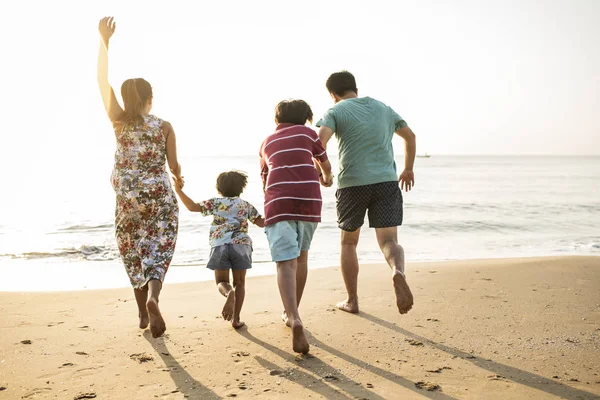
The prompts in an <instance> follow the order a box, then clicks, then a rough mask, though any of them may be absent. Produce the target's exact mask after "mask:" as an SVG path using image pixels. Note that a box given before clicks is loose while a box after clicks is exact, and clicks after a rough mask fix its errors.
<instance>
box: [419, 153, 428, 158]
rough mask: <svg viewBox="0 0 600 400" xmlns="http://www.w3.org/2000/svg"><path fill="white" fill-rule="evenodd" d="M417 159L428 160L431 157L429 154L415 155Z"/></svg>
mask: <svg viewBox="0 0 600 400" xmlns="http://www.w3.org/2000/svg"><path fill="white" fill-rule="evenodd" d="M417 157H419V158H429V157H431V156H430V155H429V154H427V153H425V154H417Z"/></svg>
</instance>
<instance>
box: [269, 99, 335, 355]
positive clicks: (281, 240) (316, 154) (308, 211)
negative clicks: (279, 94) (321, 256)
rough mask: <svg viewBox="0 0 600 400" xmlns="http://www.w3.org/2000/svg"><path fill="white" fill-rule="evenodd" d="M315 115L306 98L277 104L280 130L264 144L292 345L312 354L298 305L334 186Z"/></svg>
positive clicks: (273, 238) (272, 231)
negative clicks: (327, 191) (326, 190)
mask: <svg viewBox="0 0 600 400" xmlns="http://www.w3.org/2000/svg"><path fill="white" fill-rule="evenodd" d="M312 117H313V113H312V110H311V109H310V106H309V105H308V104H307V103H306V102H305V101H303V100H286V101H282V102H280V103H279V104H278V105H277V107H276V108H275V122H276V123H277V128H276V130H275V133H274V134H272V135H270V136H269V137H267V138H266V139H265V141H264V142H263V144H262V146H261V148H260V158H261V160H260V166H261V173H262V180H263V188H264V191H265V217H264V218H265V232H266V234H267V239H268V241H269V247H270V249H271V257H272V259H273V261H274V262H276V263H277V282H278V284H279V293H280V295H281V300H282V301H283V306H284V309H285V311H284V312H283V316H282V318H283V320H284V321H285V323H286V325H288V326H289V327H291V328H292V347H293V349H294V351H295V352H297V353H304V354H305V353H308V351H309V344H308V340H306V336H305V335H304V328H303V326H302V321H301V320H300V315H299V314H298V306H299V305H300V299H301V298H302V292H303V291H304V286H305V284H306V277H307V275H308V250H309V248H310V243H311V241H312V237H313V234H314V232H315V230H316V229H317V224H318V223H319V222H321V205H322V201H321V188H320V185H323V186H326V187H329V186H331V185H332V184H333V176H332V175H331V164H330V163H329V160H328V159H327V153H326V152H325V149H324V148H323V145H322V143H321V141H320V140H319V137H318V136H317V133H316V132H315V131H314V130H312V129H311V128H309V127H307V126H305V124H306V122H307V121H308V122H312Z"/></svg>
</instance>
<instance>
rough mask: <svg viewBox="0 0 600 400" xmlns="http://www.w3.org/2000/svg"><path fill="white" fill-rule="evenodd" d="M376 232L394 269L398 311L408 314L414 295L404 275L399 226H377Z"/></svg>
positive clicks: (388, 261)
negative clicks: (399, 242)
mask: <svg viewBox="0 0 600 400" xmlns="http://www.w3.org/2000/svg"><path fill="white" fill-rule="evenodd" d="M375 233H376V235H377V242H378V243H379V248H380V249H381V251H382V252H383V255H384V257H385V260H386V261H387V263H388V264H389V266H390V268H391V269H392V280H393V282H394V290H395V291H396V305H397V306H398V311H400V314H406V313H407V312H408V311H410V309H411V308H412V306H413V296H412V293H411V291H410V288H409V287H408V283H407V282H406V276H405V275H404V249H403V248H402V246H400V245H399V244H398V227H396V226H394V227H390V228H376V229H375Z"/></svg>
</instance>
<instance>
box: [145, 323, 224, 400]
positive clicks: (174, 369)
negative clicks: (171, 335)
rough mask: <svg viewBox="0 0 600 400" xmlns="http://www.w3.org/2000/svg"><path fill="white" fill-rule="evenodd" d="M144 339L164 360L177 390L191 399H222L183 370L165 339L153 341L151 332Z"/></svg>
mask: <svg viewBox="0 0 600 400" xmlns="http://www.w3.org/2000/svg"><path fill="white" fill-rule="evenodd" d="M144 338H145V339H146V340H147V341H148V343H150V345H151V346H152V347H153V348H154V350H155V351H156V354H158V355H159V356H160V358H162V360H163V362H164V363H165V366H166V367H167V368H169V375H171V379H173V382H174V383H175V386H177V390H179V392H181V393H183V394H184V395H185V396H186V398H189V399H220V398H221V397H219V396H218V395H217V394H216V393H215V392H213V391H212V390H210V389H209V388H207V387H205V386H203V385H202V384H201V383H200V382H198V381H197V380H196V379H194V377H192V376H191V375H190V374H189V373H188V372H187V371H186V370H185V368H183V367H182V366H181V365H180V364H179V363H178V362H177V360H176V359H175V358H174V357H173V356H172V355H171V353H170V352H169V349H168V348H167V345H166V344H165V339H164V338H162V337H161V338H158V339H153V338H152V334H151V333H150V331H149V330H147V331H145V332H144Z"/></svg>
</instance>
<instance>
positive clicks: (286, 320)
mask: <svg viewBox="0 0 600 400" xmlns="http://www.w3.org/2000/svg"><path fill="white" fill-rule="evenodd" d="M281 320H282V321H283V323H284V324H285V326H287V327H288V328H290V327H291V326H292V325H290V319H289V318H288V316H287V313H286V312H285V311H283V313H281Z"/></svg>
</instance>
